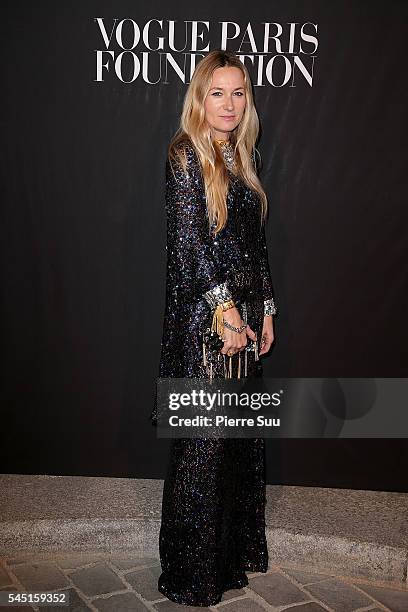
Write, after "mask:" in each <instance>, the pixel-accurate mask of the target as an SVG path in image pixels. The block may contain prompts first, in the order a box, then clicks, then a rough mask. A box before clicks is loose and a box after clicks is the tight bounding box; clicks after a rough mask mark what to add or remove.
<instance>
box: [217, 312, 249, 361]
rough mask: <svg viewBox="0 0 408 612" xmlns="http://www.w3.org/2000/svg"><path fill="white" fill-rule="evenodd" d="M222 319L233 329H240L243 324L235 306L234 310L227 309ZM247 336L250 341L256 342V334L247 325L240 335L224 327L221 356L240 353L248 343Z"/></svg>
mask: <svg viewBox="0 0 408 612" xmlns="http://www.w3.org/2000/svg"><path fill="white" fill-rule="evenodd" d="M224 319H225V320H226V321H227V323H230V324H231V325H233V326H234V327H241V325H242V324H243V321H242V318H241V315H240V313H239V310H238V308H236V306H234V308H228V310H226V311H225V312H224ZM245 332H246V333H245ZM247 336H248V337H249V338H251V340H256V334H255V332H254V331H252V329H251V328H250V327H249V325H247V326H246V328H245V329H244V330H243V331H242V332H241V333H240V334H239V333H238V332H234V331H232V329H228V327H224V346H223V348H222V349H221V351H220V352H221V353H222V354H223V355H234V354H235V353H237V352H238V351H242V350H243V349H244V348H245V347H246V345H247V343H248V341H247Z"/></svg>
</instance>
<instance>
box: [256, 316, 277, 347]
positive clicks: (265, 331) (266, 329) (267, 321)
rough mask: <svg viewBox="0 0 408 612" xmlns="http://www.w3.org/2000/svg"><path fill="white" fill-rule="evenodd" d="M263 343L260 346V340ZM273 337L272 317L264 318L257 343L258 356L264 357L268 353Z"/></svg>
mask: <svg viewBox="0 0 408 612" xmlns="http://www.w3.org/2000/svg"><path fill="white" fill-rule="evenodd" d="M263 339H264V340H265V342H264V343H263V344H262V340H263ZM274 339H275V336H274V333H273V316H272V317H271V316H269V317H264V322H263V327H262V336H261V339H260V342H259V348H260V351H259V356H261V355H264V354H265V353H267V352H268V351H269V349H270V348H271V346H272V342H273V341H274Z"/></svg>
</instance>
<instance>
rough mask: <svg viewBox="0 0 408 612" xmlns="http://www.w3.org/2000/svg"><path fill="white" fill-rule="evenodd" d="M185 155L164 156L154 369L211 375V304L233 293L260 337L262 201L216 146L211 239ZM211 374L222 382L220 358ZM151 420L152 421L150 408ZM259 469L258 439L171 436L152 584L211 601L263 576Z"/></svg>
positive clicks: (264, 271)
mask: <svg viewBox="0 0 408 612" xmlns="http://www.w3.org/2000/svg"><path fill="white" fill-rule="evenodd" d="M229 146H230V145H229ZM186 151H187V160H188V164H187V173H184V172H183V169H182V168H181V166H180V165H178V164H175V162H174V161H173V162H172V167H173V171H174V174H173V171H172V167H171V166H170V162H169V160H167V164H166V212H167V285H166V307H165V316H164V327H163V338H162V351H161V359H160V368H159V374H160V377H177V378H182V377H194V378H207V379H208V369H207V368H208V365H207V367H205V366H204V365H203V350H202V336H201V333H202V330H203V328H204V327H205V326H208V325H209V324H210V323H211V319H212V314H213V312H214V310H213V309H214V304H216V303H219V302H223V301H225V299H227V298H228V297H231V298H232V299H233V300H234V301H235V303H236V305H237V307H238V309H239V310H240V312H241V314H242V313H243V310H242V309H243V308H245V309H246V313H247V321H248V324H249V325H250V327H251V328H252V329H253V330H254V331H255V332H256V333H257V335H258V339H260V338H261V334H262V325H263V317H264V308H265V304H267V303H268V300H269V301H270V300H273V293H272V284H271V275H270V269H269V264H268V256H267V247H266V241H265V233H264V224H262V226H261V224H260V201H259V197H258V196H257V194H255V193H254V192H253V191H252V190H251V189H249V187H247V186H246V185H245V184H244V182H243V181H242V180H241V179H239V178H238V177H237V176H235V175H234V174H233V172H232V171H231V163H230V158H229V157H228V155H227V154H228V152H229V153H231V150H229V151H228V147H227V148H224V149H223V152H224V151H226V153H224V156H225V161H226V166H227V169H228V174H229V177H230V189H229V193H228V199H227V207H228V221H227V225H226V226H225V228H224V229H223V230H222V231H221V232H220V233H219V234H218V235H217V236H216V237H215V238H213V237H210V236H209V231H208V228H209V225H208V217H207V216H206V198H205V190H204V184H203V179H202V176H201V166H200V163H199V160H198V157H197V154H196V152H195V149H194V147H193V145H192V144H191V143H190V142H187V144H186ZM227 359H228V358H227ZM232 359H233V360H234V359H235V361H236V360H237V356H236V355H234V357H233V358H232ZM234 367H235V368H237V364H235V366H234ZM213 375H214V376H215V377H221V378H224V375H225V370H224V364H223V361H222V360H220V361H219V362H216V363H215V364H214V371H213ZM261 375H262V366H261V360H257V361H256V360H255V356H254V353H248V361H247V376H248V377H249V376H261ZM235 376H236V370H235ZM150 418H151V419H152V422H153V424H157V413H156V408H155V409H154V410H153V412H152V414H151V416H150ZM264 470H265V449H264V439H263V438H248V439H240V438H234V439H225V438H192V439H184V438H183V439H173V440H172V443H171V449H170V457H169V463H168V469H167V475H166V478H165V482H164V490H163V501H162V519H161V528H160V537H159V548H160V560H161V567H162V574H161V575H160V578H159V581H158V589H159V591H160V592H161V593H162V594H163V595H165V596H166V597H167V598H168V599H170V600H172V601H174V602H178V603H179V604H186V605H190V606H210V605H215V604H216V603H218V602H219V601H221V597H222V594H223V592H224V591H226V590H229V589H233V588H241V587H243V586H245V585H247V584H248V578H247V576H246V574H245V571H246V570H248V571H256V572H266V570H267V567H268V549H267V544H266V537H265V503H266V498H265V474H264Z"/></svg>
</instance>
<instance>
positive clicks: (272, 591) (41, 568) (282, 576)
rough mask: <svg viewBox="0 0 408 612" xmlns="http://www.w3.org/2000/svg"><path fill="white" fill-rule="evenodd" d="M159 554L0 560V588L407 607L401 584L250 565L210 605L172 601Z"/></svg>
mask: <svg viewBox="0 0 408 612" xmlns="http://www.w3.org/2000/svg"><path fill="white" fill-rule="evenodd" d="M160 572H161V569H160V563H159V561H158V559H151V558H143V559H137V558H133V557H131V556H127V557H125V556H123V555H122V556H120V557H119V556H113V555H108V554H106V555H101V554H98V555H89V554H87V555H84V554H82V555H75V556H74V555H72V554H70V555H65V556H64V555H62V554H61V553H59V554H58V556H57V555H55V554H54V555H53V556H51V555H50V554H49V555H48V556H47V555H41V556H39V555H36V556H33V555H31V556H29V555H27V556H25V557H19V558H2V559H0V590H1V591H17V592H23V591H26V592H39V591H47V592H49V591H53V592H62V591H67V592H69V597H70V605H69V606H65V607H61V606H57V609H59V610H70V611H75V612H82V611H84V612H85V611H87V610H100V611H103V612H122V611H125V610H126V611H128V610H135V611H136V612H142V611H145V610H151V611H154V610H158V611H161V612H167V610H177V609H178V610H181V611H183V610H184V611H185V612H188V611H189V610H218V609H220V610H221V609H222V610H223V612H246V611H249V612H251V611H253V612H257V611H261V610H274V611H280V610H288V609H293V612H319V611H323V610H333V611H341V612H349V611H350V612H351V611H355V612H357V611H359V612H363V611H366V610H391V611H392V612H407V611H408V590H407V589H404V588H403V587H402V586H401V587H400V588H397V587H396V586H392V587H391V586H390V585H386V584H384V583H381V584H380V583H373V582H369V581H365V580H357V579H353V578H346V577H338V576H334V575H329V574H318V573H313V572H306V571H304V570H301V569H299V568H298V569H295V568H289V567H284V566H272V567H271V568H270V570H269V571H268V573H267V574H256V573H250V572H248V573H247V575H248V578H249V585H248V586H247V587H245V588H244V589H239V590H232V591H228V592H226V593H224V596H223V599H222V601H221V602H220V603H219V604H218V605H217V606H213V607H211V608H203V607H189V606H181V605H178V604H175V603H173V602H171V601H169V600H168V599H166V598H164V597H163V595H162V594H161V593H159V592H158V590H157V579H158V577H159V574H160ZM52 609H55V607H49V606H39V607H38V606H37V607H35V606H33V607H30V606H24V607H23V606H21V607H14V606H13V607H11V606H9V607H7V606H0V611H1V612H5V611H6V610H13V611H14V610H44V611H47V610H52Z"/></svg>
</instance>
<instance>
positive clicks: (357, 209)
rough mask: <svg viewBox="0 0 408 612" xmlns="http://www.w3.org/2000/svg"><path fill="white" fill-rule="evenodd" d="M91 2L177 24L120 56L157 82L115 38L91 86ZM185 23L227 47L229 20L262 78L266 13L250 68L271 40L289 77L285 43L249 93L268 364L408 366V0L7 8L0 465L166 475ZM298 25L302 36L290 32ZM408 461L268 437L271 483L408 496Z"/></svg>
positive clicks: (238, 46) (399, 445) (394, 443)
mask: <svg viewBox="0 0 408 612" xmlns="http://www.w3.org/2000/svg"><path fill="white" fill-rule="evenodd" d="M95 18H101V19H103V22H104V24H105V26H106V29H107V32H108V34H110V32H111V29H112V26H113V24H114V23H115V24H116V25H117V24H118V23H119V22H120V21H121V20H122V19H127V20H129V19H133V20H134V21H135V22H136V23H138V24H139V26H140V27H141V29H142V28H143V27H144V26H145V24H146V23H147V22H148V21H149V20H150V19H157V20H163V24H162V25H163V28H164V31H165V30H166V29H167V28H168V21H169V20H171V21H176V37H175V40H176V43H177V48H178V49H179V50H181V51H173V50H171V47H170V46H169V42H170V41H169V39H168V36H167V34H166V33H164V34H163V33H162V32H160V31H159V27H158V26H157V24H156V26H157V27H156V28H153V27H152V30H151V46H152V47H153V48H155V47H156V46H157V45H156V42H157V41H156V38H155V34H156V35H162V36H164V39H165V40H164V47H163V49H162V50H160V51H150V52H148V49H147V48H146V45H145V43H144V42H143V40H141V42H140V43H139V44H138V45H137V47H136V48H135V49H134V53H135V55H136V56H137V57H138V58H139V60H140V61H142V59H143V57H144V56H143V54H144V53H146V54H147V55H146V56H148V59H149V68H148V80H150V81H152V82H154V81H157V83H155V84H149V83H147V82H146V78H145V79H143V77H142V76H139V77H138V78H137V79H136V80H134V81H133V82H128V83H126V82H123V81H121V80H120V79H119V78H118V76H117V75H115V72H114V60H115V59H116V58H117V56H118V55H119V53H120V52H121V51H122V49H121V48H120V46H119V44H118V43H117V41H116V39H115V38H114V37H113V40H112V42H111V44H110V47H109V49H110V50H112V52H113V57H112V56H109V55H108V54H107V53H105V54H104V55H103V63H106V62H108V61H109V70H107V69H103V70H102V77H103V80H97V69H96V67H97V52H96V51H97V50H102V49H104V43H103V39H102V36H101V30H100V28H99V27H98V23H97V21H95ZM115 19H116V20H117V21H116V22H115ZM249 19H250V24H251V27H252V32H253V33H254V40H255V41H256V44H257V49H256V52H254V53H252V52H251V45H250V44H249V42H248V41H250V37H249V36H248V34H247V35H246V36H244V32H245V29H246V28H247V25H248V20H249ZM191 21H205V22H209V27H208V28H207V27H203V26H202V24H198V30H199V31H203V32H204V35H203V39H199V41H198V42H199V47H198V48H199V49H202V48H205V47H206V46H207V44H208V45H209V49H213V48H219V47H220V46H221V38H220V34H221V28H222V23H221V22H227V21H231V22H235V23H236V24H238V26H239V27H240V28H241V33H240V35H239V36H238V37H237V38H236V39H234V40H230V41H229V42H228V45H227V47H228V49H230V50H233V51H235V52H236V53H247V54H252V55H253V58H254V59H253V62H254V65H252V64H251V59H248V58H246V60H245V62H246V65H247V66H248V68H249V69H250V72H251V75H252V77H253V79H254V82H255V83H256V79H257V66H258V65H259V61H260V59H259V58H260V56H261V55H265V54H263V53H262V46H263V28H264V26H263V23H264V22H271V23H279V24H281V25H282V28H283V33H282V36H281V41H282V49H281V53H277V52H276V49H275V48H274V44H273V42H274V41H273V40H270V41H269V42H270V49H269V53H268V54H266V55H265V63H266V62H267V61H268V60H270V58H271V57H273V56H275V55H281V56H284V57H286V58H287V60H288V64H289V66H291V67H292V68H291V69H293V72H291V73H290V77H291V78H290V79H289V81H288V82H287V83H286V84H282V83H283V76H284V74H283V71H282V67H283V61H282V57H281V58H279V57H278V58H277V59H276V60H274V62H275V63H274V70H273V78H274V83H273V84H271V83H268V82H267V79H266V77H265V72H264V73H263V84H262V85H255V88H254V91H255V96H256V103H257V108H258V112H259V116H260V120H261V125H262V134H261V139H260V143H259V150H260V153H261V155H262V159H263V168H262V172H261V179H262V181H263V184H264V186H265V188H266V190H267V193H268V196H269V201H270V215H269V222H268V229H267V234H268V242H269V256H270V264H271V268H272V273H273V279H274V289H275V294H276V298H277V303H278V306H279V310H280V316H279V318H278V319H277V320H276V326H275V332H276V344H275V346H274V349H273V351H272V353H271V354H270V355H269V356H268V357H267V358H266V359H265V360H264V370H265V374H266V375H268V376H286V377H291V376H304V377H326V376H327V377H405V376H406V375H407V369H408V368H407V364H408V359H407V357H408V350H407V339H408V337H407V336H408V334H407V306H408V303H407V302H408V299H407V293H408V292H407V273H406V265H405V264H406V255H407V253H406V243H407V240H406V236H407V214H408V213H407V172H406V142H407V118H406V116H407V113H406V108H407V95H406V94H407V86H406V78H405V76H404V75H405V41H406V34H407V32H406V23H407V4H406V3H405V2H398V1H396V0H392V1H390V2H387V3H385V2H374V1H368V0H367V1H363V0H359V1H354V2H344V1H333V2H330V3H328V2H325V1H324V0H320V1H319V0H315V1H309V2H306V1H305V2H296V1H287V2H254V3H251V15H250V18H248V4H247V2H244V1H241V0H237V1H236V2H234V3H232V4H231V3H229V2H225V1H223V0H220V1H217V2H206V3H205V7H204V5H203V4H199V3H193V4H191V3H189V2H178V3H177V4H176V3H175V2H171V3H164V2H155V1H153V2H152V1H149V2H144V1H142V2H138V3H137V4H135V3H134V2H130V1H127V2H126V1H121V0H118V1H117V2H115V3H112V2H100V1H98V2H96V1H94V2H92V1H89V0H88V1H84V2H81V3H74V4H72V3H65V4H63V3H55V2H50V1H44V0H43V1H40V2H36V3H32V2H28V1H19V2H12V3H8V6H7V10H6V15H5V18H4V23H3V37H2V42H3V54H2V57H3V61H2V64H3V65H2V67H3V70H2V77H1V78H2V96H1V98H2V104H3V109H2V113H1V129H2V135H3V139H2V140H3V145H2V149H1V152H2V161H1V175H2V182H1V184H2V209H1V210H2V216H1V231H2V241H1V249H2V250H1V266H2V270H1V273H2V278H1V288H2V299H1V308H2V312H1V322H2V351H3V367H2V372H3V385H2V398H1V400H2V404H1V409H2V424H3V436H2V444H1V454H2V457H1V466H0V467H1V471H2V472H7V473H9V472H11V473H46V474H84V475H99V474H100V475H107V476H108V475H112V476H125V477H126V476H129V477H146V478H149V477H152V478H156V477H157V478H158V477H163V476H164V473H165V467H166V461H167V449H168V441H167V440H162V439H157V438H156V431H155V429H154V428H153V427H152V426H151V424H150V422H149V420H148V415H149V414H150V410H151V408H152V401H153V394H154V385H155V377H156V375H157V370H158V360H159V354H160V338H161V326H162V316H163V309H164V287H165V285H164V283H165V217H164V163H165V156H166V148H167V144H168V142H169V140H170V138H171V136H172V135H173V133H174V131H175V130H176V128H177V126H178V119H179V115H180V112H181V104H182V100H183V96H184V93H185V91H186V83H188V82H189V80H190V79H189V72H188V67H189V65H190V61H191V56H192V54H193V55H194V52H193V51H192V47H191V39H190V38H187V43H185V40H184V34H185V29H184V28H185V27H186V24H185V22H188V23H187V32H190V33H191V27H192V24H191ZM291 22H293V23H297V24H298V25H297V26H296V28H297V29H296V31H295V38H294V49H293V52H292V53H290V52H289V50H288V44H289V27H290V26H289V25H288V23H291ZM307 23H308V24H309V25H308V26H304V28H305V29H304V31H305V32H306V33H308V34H309V35H314V36H315V37H316V38H317V42H318V44H317V48H316V45H315V44H313V42H310V41H309V42H307V41H305V40H303V41H301V40H300V36H299V28H300V27H301V26H302V24H307ZM313 24H317V33H316V31H315V30H314V29H313ZM130 25H131V23H130V22H129V21H127V22H125V23H124V24H123V41H124V43H125V45H124V46H127V47H131V46H132V45H131V40H132V37H131V29H130ZM231 27H232V26H231ZM208 30H209V31H208ZM230 31H232V30H230ZM275 31H276V30H273V29H272V26H271V35H273V34H274V33H275ZM300 44H301V46H302V49H303V51H304V52H303V53H302V52H300V49H299V45H300ZM185 45H186V47H185V51H182V49H183V48H184V46H185ZM166 52H169V53H171V56H172V58H173V59H174V61H175V62H176V63H177V65H179V66H180V67H181V68H183V66H184V61H186V66H187V72H186V79H185V81H186V82H183V81H182V80H181V79H180V76H179V74H178V73H177V71H175V70H174V68H172V66H171V64H167V68H168V72H167V75H166V74H165V73H164V72H163V73H162V74H160V61H162V64H161V65H162V68H164V67H165V65H166V63H165V61H164V59H165V53H166ZM294 56H298V57H299V58H300V59H301V60H302V61H303V62H304V65H305V66H306V67H307V69H313V70H312V71H313V78H312V84H309V83H308V82H307V80H306V79H305V78H304V77H303V76H302V74H301V72H300V71H299V70H298V69H297V68H296V66H295V67H294ZM130 57H131V56H130V54H129V53H127V54H125V55H124V57H123V64H122V67H123V70H124V72H123V75H124V79H123V80H128V81H130V80H131V74H132V72H131V70H130ZM199 59H200V54H199V53H198V58H197V61H199ZM280 85H281V86H280ZM384 418H386V415H384ZM407 461H408V444H407V440H406V439H392V440H385V439H384V440H381V439H375V440H368V439H364V440H363V439H361V440H356V439H353V440H352V439H350V440H345V439H342V440H281V441H268V481H269V482H284V483H288V484H301V485H312V484H314V485H321V486H338V487H356V488H366V489H388V490H404V488H406V484H405V483H406V479H405V474H404V470H403V466H404V465H406V464H407Z"/></svg>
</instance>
